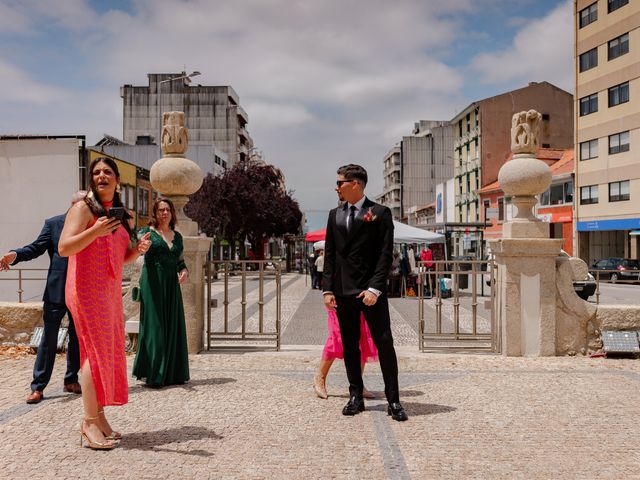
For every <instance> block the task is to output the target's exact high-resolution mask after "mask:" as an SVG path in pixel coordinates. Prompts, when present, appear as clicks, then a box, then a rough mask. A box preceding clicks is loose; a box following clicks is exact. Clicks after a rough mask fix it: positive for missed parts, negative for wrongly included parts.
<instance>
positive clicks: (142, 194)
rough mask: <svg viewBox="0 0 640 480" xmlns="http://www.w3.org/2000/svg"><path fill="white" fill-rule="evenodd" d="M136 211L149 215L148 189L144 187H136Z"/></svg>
mask: <svg viewBox="0 0 640 480" xmlns="http://www.w3.org/2000/svg"><path fill="white" fill-rule="evenodd" d="M138 213H140V215H144V216H147V215H149V190H147V189H146V188H144V187H138Z"/></svg>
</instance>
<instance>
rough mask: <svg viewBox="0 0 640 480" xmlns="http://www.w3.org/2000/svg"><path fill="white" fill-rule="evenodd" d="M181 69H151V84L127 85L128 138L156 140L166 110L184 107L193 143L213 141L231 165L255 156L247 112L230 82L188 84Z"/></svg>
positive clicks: (124, 96) (125, 118)
mask: <svg viewBox="0 0 640 480" xmlns="http://www.w3.org/2000/svg"><path fill="white" fill-rule="evenodd" d="M184 76H185V75H184V72H183V73H149V74H147V77H148V81H149V84H148V85H147V86H133V85H124V86H122V87H121V88H120V96H121V97H122V101H123V107H124V108H123V112H124V114H123V131H124V137H123V140H124V142H125V143H127V144H135V145H145V144H147V145H148V144H158V140H157V139H159V138H160V128H161V125H162V118H161V114H162V112H168V111H171V110H179V111H182V112H184V113H185V122H186V126H187V127H188V128H189V144H190V145H214V146H215V147H216V148H217V149H219V150H222V151H223V152H224V153H225V154H226V156H227V158H228V159H229V163H230V165H232V164H234V163H235V162H236V161H238V160H248V159H249V158H250V157H251V156H252V151H253V140H252V139H251V136H250V135H249V132H248V131H247V124H248V123H249V117H248V115H247V113H246V112H245V111H244V109H243V108H242V107H241V106H240V99H239V97H238V94H237V93H236V92H235V90H234V89H233V88H232V87H230V86H203V85H194V86H192V85H190V84H189V83H185V81H184V80H175V81H174V80H173V79H175V78H180V77H184Z"/></svg>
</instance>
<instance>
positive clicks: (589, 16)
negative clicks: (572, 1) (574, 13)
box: [580, 2, 598, 28]
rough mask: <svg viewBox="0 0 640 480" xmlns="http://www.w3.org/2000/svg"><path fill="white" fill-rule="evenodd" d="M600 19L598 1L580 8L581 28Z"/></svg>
mask: <svg viewBox="0 0 640 480" xmlns="http://www.w3.org/2000/svg"><path fill="white" fill-rule="evenodd" d="M597 19H598V2H594V3H592V4H591V5H589V6H588V7H587V8H583V9H582V10H580V28H582V27H586V26H587V25H589V24H590V23H593V22H595V21H596V20H597Z"/></svg>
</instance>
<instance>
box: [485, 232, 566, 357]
mask: <svg viewBox="0 0 640 480" xmlns="http://www.w3.org/2000/svg"><path fill="white" fill-rule="evenodd" d="M490 244H491V250H492V252H494V254H495V258H496V263H497V265H498V275H497V288H498V291H497V298H496V302H497V311H496V314H497V315H498V320H499V321H500V324H501V325H502V331H501V332H500V334H501V339H502V353H503V355H507V356H516V357H519V356H523V355H524V356H536V357H537V356H553V355H555V354H556V346H555V341H556V262H555V259H556V257H557V256H558V254H559V253H560V249H561V247H562V239H548V238H547V239H541V238H538V239H513V238H503V239H502V240H495V241H492V242H490Z"/></svg>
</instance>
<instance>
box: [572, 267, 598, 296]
mask: <svg viewBox="0 0 640 480" xmlns="http://www.w3.org/2000/svg"><path fill="white" fill-rule="evenodd" d="M573 289H574V290H575V291H576V294H577V295H578V296H579V297H580V298H581V299H583V300H589V297H590V296H591V295H593V294H594V293H596V279H595V278H594V276H593V275H591V274H590V273H587V279H586V280H574V281H573Z"/></svg>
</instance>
